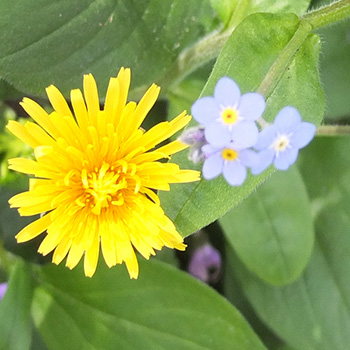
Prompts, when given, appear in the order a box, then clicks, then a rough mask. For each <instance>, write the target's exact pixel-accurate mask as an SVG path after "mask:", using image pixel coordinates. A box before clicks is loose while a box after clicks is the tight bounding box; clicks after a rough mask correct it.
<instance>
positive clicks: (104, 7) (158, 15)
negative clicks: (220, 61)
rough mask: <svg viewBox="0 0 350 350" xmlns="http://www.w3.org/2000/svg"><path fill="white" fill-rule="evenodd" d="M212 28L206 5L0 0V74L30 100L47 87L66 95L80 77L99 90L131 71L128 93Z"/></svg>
mask: <svg viewBox="0 0 350 350" xmlns="http://www.w3.org/2000/svg"><path fill="white" fill-rule="evenodd" d="M213 21H215V18H214V16H213V10H212V8H211V6H210V3H209V1H205V0H174V1H171V0H162V1H159V0H142V1H131V0H105V1H92V0H80V1H69V0H63V1H46V0H32V1H26V0H18V1H11V0H3V1H1V2H0V74H1V76H2V77H3V78H4V79H5V80H6V81H8V82H9V83H11V84H13V85H14V86H15V87H16V88H17V89H19V90H21V91H25V92H26V93H31V94H36V95H43V94H44V88H45V87H46V86H48V85H50V84H52V83H53V84H56V85H57V86H58V87H59V88H60V89H61V90H62V91H63V92H64V93H67V92H68V91H69V90H70V89H72V88H75V87H80V86H81V84H82V74H83V73H87V72H91V73H93V74H94V75H95V76H96V78H97V81H99V82H101V86H102V87H103V88H104V87H106V85H107V83H108V79H109V77H110V76H112V75H115V74H116V73H117V71H118V69H119V67H121V66H126V67H131V68H132V70H133V80H132V82H133V86H134V87H136V86H140V85H142V84H150V83H151V82H153V81H158V80H160V79H161V78H162V77H163V75H164V74H165V72H166V71H167V69H168V68H169V67H170V65H171V64H172V63H173V62H174V61H175V59H176V58H177V56H178V55H179V53H180V52H181V51H182V50H183V49H184V48H185V47H186V46H188V45H190V44H192V43H194V42H195V41H196V40H198V38H200V37H201V36H203V35H204V34H206V33H207V32H208V31H209V30H211V29H212V28H213ZM101 91H102V93H101V95H103V94H104V89H101Z"/></svg>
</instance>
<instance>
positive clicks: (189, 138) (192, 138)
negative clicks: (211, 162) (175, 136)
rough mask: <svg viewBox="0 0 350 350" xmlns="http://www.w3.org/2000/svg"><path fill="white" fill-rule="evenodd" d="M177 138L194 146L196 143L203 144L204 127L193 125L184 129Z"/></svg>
mask: <svg viewBox="0 0 350 350" xmlns="http://www.w3.org/2000/svg"><path fill="white" fill-rule="evenodd" d="M179 140H180V141H181V142H182V143H185V144H186V145H190V146H194V145H198V144H201V145H203V144H205V143H206V140H205V136H204V127H203V126H194V127H192V128H189V129H187V130H185V131H184V132H183V133H182V135H181V136H180V137H179Z"/></svg>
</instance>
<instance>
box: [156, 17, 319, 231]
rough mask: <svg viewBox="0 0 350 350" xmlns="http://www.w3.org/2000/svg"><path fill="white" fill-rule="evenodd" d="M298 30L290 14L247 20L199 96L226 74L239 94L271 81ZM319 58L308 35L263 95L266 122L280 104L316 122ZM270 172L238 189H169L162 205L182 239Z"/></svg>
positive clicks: (211, 185) (205, 184)
mask: <svg viewBox="0 0 350 350" xmlns="http://www.w3.org/2000/svg"><path fill="white" fill-rule="evenodd" d="M298 26H299V20H298V18H297V17H296V16H295V15H290V14H289V15H288V14H286V15H272V14H255V15H252V16H249V17H248V18H246V19H245V20H244V21H243V22H242V23H241V24H240V25H239V26H238V27H237V29H236V30H235V31H234V32H233V34H232V36H231V37H230V38H229V40H228V42H227V43H226V45H225V47H224V48H223V50H222V52H221V55H220V56H219V58H218V60H217V62H216V64H215V67H214V70H213V72H212V74H211V76H210V78H209V80H208V82H207V85H206V86H205V88H204V90H203V92H202V96H208V95H212V93H213V90H214V87H215V85H216V83H217V81H218V79H219V78H220V77H222V76H225V75H226V76H230V77H232V78H233V79H234V80H236V81H237V82H238V84H239V86H240V88H241V91H242V93H245V92H248V91H254V90H256V89H258V87H259V86H260V84H261V83H262V81H263V80H264V78H265V77H266V75H268V77H270V73H269V70H270V68H271V66H272V65H273V64H274V62H275V61H276V60H278V58H280V57H281V55H285V51H284V50H285V48H286V46H287V45H288V43H289V42H290V40H291V39H292V37H293V35H294V33H295V31H296V30H297V28H298ZM318 54H319V39H318V37H317V36H315V35H311V36H309V37H308V38H307V39H306V41H305V42H304V44H303V45H302V46H301V47H300V48H299V49H298V52H297V53H296V54H295V55H292V56H291V58H290V60H289V61H288V60H287V62H286V67H285V69H283V70H282V71H281V72H280V76H278V77H277V78H276V79H277V81H275V85H274V88H273V89H272V91H271V92H270V93H269V95H268V96H267V108H266V112H265V114H264V116H265V118H266V119H267V120H273V119H274V117H275V116H276V113H277V112H278V111H279V110H280V109H281V108H282V107H283V106H286V105H292V106H294V107H296V108H298V109H299V111H300V112H301V114H302V116H303V118H304V120H307V121H311V122H313V123H315V124H319V123H320V121H321V119H322V116H323V112H324V98H323V93H322V89H321V86H320V83H319V78H318V70H317V63H318ZM257 57H258V61H257V60H256V58H257ZM283 57H285V56H283ZM265 81H266V80H265ZM271 84H272V83H271ZM272 85H273V84H272ZM173 161H174V162H176V163H178V164H180V165H181V167H182V168H193V164H191V163H190V162H189V161H188V160H187V154H186V152H182V154H180V155H176V156H174V157H173ZM197 168H200V166H198V167H197ZM270 174H271V171H266V172H265V173H264V174H262V175H260V176H255V177H253V176H249V177H248V179H247V180H246V182H245V184H244V185H243V186H241V187H230V186H229V185H228V184H227V183H226V182H225V181H224V180H223V178H222V177H221V176H220V177H219V178H218V179H215V180H212V181H205V180H202V181H200V182H198V183H194V184H189V185H178V186H173V189H174V190H173V191H171V192H170V193H169V194H168V193H163V194H161V200H162V205H163V207H164V208H165V210H166V212H167V214H168V215H169V216H170V217H171V218H172V219H173V220H174V221H175V224H176V226H177V227H178V229H179V230H180V232H181V233H182V234H183V235H184V236H186V235H188V234H191V233H192V232H194V231H196V230H198V229H199V228H201V227H203V226H205V225H207V224H209V223H210V222H212V221H214V220H215V219H217V218H218V217H220V216H222V215H223V214H224V213H225V212H227V211H228V210H229V209H230V208H232V207H233V206H235V205H237V204H238V203H239V202H241V201H242V200H243V199H244V198H245V197H247V196H248V195H249V194H250V193H251V192H252V191H254V189H255V188H256V187H257V186H258V185H259V184H260V183H261V182H262V181H263V180H264V179H265V178H267V177H268V176H269V175H270Z"/></svg>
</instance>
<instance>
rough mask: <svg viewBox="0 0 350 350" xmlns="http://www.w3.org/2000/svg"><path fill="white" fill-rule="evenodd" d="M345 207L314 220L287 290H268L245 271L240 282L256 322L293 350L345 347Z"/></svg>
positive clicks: (348, 319)
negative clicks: (308, 252)
mask: <svg viewBox="0 0 350 350" xmlns="http://www.w3.org/2000/svg"><path fill="white" fill-rule="evenodd" d="M349 210H350V207H349V205H347V206H344V208H339V207H328V208H327V209H326V210H324V211H323V212H321V213H320V215H319V216H318V217H317V221H316V222H317V225H316V229H317V241H316V242H315V249H314V254H313V255H312V258H311V261H310V264H309V265H308V266H307V268H306V270H305V272H304V273H303V274H302V275H301V277H300V278H299V279H298V280H297V281H296V282H295V283H293V284H291V285H289V286H286V287H271V286H269V285H267V284H265V283H263V282H262V281H261V280H258V279H257V278H255V277H254V276H253V275H250V274H249V272H248V271H245V272H244V273H241V275H240V280H241V282H242V284H243V287H244V290H245V293H246V295H247V296H248V298H249V300H250V302H251V303H252V304H253V306H254V308H255V310H256V311H257V312H258V314H259V315H260V317H261V318H262V319H263V320H264V321H265V322H266V323H267V324H268V325H269V327H270V328H272V329H273V330H274V331H275V332H276V333H277V334H279V336H281V337H282V338H284V339H285V340H286V341H287V342H288V343H289V344H290V345H292V346H294V347H295V348H296V349H308V350H329V349H332V350H333V349H334V350H338V349H339V350H341V349H347V347H348V345H349V343H350V332H349V329H350V278H349V276H350V275H349V271H350V260H349V259H348V252H349V249H350V230H349V227H350V221H349V215H348V213H349Z"/></svg>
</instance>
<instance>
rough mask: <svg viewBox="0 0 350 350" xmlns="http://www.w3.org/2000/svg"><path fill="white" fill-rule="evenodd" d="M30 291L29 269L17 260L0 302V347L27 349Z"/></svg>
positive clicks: (11, 349) (7, 349) (9, 349)
mask: <svg viewBox="0 0 350 350" xmlns="http://www.w3.org/2000/svg"><path fill="white" fill-rule="evenodd" d="M32 293H33V287H32V279H31V275H30V269H29V267H28V265H26V264H25V263H24V262H22V261H20V260H19V261H18V262H17V264H16V266H15V267H14V270H13V271H12V274H11V277H10V281H9V284H8V289H7V291H6V294H5V296H4V298H3V299H2V300H1V302H0V349H4V350H26V349H29V347H30V343H31V321H30V306H31V302H32Z"/></svg>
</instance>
